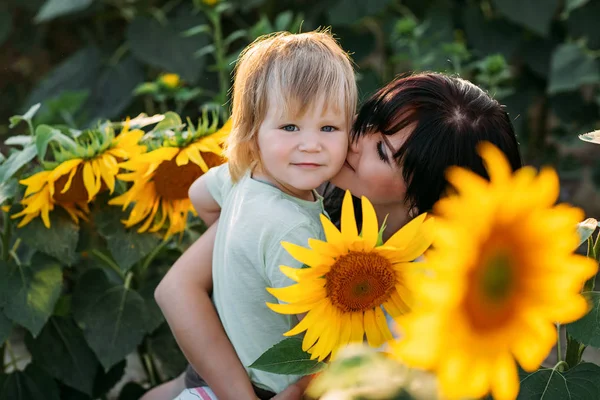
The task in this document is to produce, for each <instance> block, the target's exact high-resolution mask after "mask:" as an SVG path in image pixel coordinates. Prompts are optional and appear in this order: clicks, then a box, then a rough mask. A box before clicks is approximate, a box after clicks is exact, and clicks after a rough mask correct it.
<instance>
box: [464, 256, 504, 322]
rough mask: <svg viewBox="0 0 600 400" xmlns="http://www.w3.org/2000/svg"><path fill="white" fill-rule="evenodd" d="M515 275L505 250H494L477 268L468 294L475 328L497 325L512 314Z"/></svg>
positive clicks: (467, 306)
mask: <svg viewBox="0 0 600 400" xmlns="http://www.w3.org/2000/svg"><path fill="white" fill-rule="evenodd" d="M515 279H516V276H515V270H514V265H513V262H512V260H511V257H510V256H509V255H508V254H506V253H505V252H495V253H493V254H492V255H491V256H490V257H487V259H483V262H482V265H481V266H480V267H479V268H475V270H474V271H473V272H472V273H471V276H470V283H469V287H470V288H471V289H470V290H469V292H468V293H467V296H466V298H465V301H466V310H467V314H468V315H469V318H470V320H471V323H472V324H473V326H474V327H475V328H478V329H479V330H484V331H485V330H489V329H494V328H497V327H498V326H500V325H502V324H503V323H504V322H505V321H506V320H508V319H509V318H510V316H511V315H512V310H513V297H514V296H513V294H514V291H515V289H516V282H515Z"/></svg>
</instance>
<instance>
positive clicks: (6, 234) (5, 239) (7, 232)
mask: <svg viewBox="0 0 600 400" xmlns="http://www.w3.org/2000/svg"><path fill="white" fill-rule="evenodd" d="M3 218H4V229H3V234H2V259H3V260H4V261H8V258H9V257H10V249H9V248H8V247H9V246H10V236H11V226H10V218H9V217H8V213H4V215H3Z"/></svg>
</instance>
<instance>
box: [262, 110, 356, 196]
mask: <svg viewBox="0 0 600 400" xmlns="http://www.w3.org/2000/svg"><path fill="white" fill-rule="evenodd" d="M280 110H281V107H280V106H278V105H277V104H273V103H270V104H269V109H268V111H267V115H266V117H265V119H264V121H263V122H262V124H261V125H260V127H259V130H258V147H259V149H260V156H261V164H262V169H261V170H260V172H261V173H263V174H264V175H266V177H268V178H269V179H271V180H272V181H273V182H272V183H274V184H276V185H277V186H279V188H280V189H281V190H283V191H284V192H288V193H290V194H292V195H294V196H297V197H300V198H310V197H309V195H310V196H312V194H311V193H310V191H311V190H312V189H315V188H317V187H318V186H319V185H321V184H322V183H323V182H326V181H328V180H329V179H331V178H332V177H333V176H334V175H335V174H337V173H338V171H339V170H340V169H341V168H342V165H343V164H344V160H345V159H346V152H347V150H348V128H349V127H348V126H347V123H346V118H345V116H344V114H343V113H342V112H338V110H336V109H335V108H334V107H325V104H324V103H323V102H318V103H316V104H315V105H314V106H313V107H311V108H309V109H308V110H307V111H306V112H305V113H304V115H302V116H299V117H295V118H292V117H289V116H284V115H282V113H281V112H280Z"/></svg>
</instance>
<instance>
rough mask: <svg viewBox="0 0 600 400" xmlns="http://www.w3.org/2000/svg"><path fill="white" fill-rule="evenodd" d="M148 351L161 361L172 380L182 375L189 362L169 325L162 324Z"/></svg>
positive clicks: (149, 340) (152, 338)
mask: <svg viewBox="0 0 600 400" xmlns="http://www.w3.org/2000/svg"><path fill="white" fill-rule="evenodd" d="M148 350H149V351H150V353H152V355H154V356H155V357H156V358H157V359H158V360H159V361H160V365H161V367H162V370H163V372H164V373H165V374H166V375H167V376H168V377H170V378H174V377H176V376H178V375H179V374H181V371H183V370H184V369H185V366H186V365H187V360H186V358H185V356H184V355H183V353H182V352H181V350H180V349H179V346H178V345H177V342H176V341H175V338H174V337H173V334H172V333H171V329H170V328H169V325H167V324H162V325H161V326H160V328H158V329H157V330H156V331H155V332H154V333H153V334H152V336H150V338H149V339H148Z"/></svg>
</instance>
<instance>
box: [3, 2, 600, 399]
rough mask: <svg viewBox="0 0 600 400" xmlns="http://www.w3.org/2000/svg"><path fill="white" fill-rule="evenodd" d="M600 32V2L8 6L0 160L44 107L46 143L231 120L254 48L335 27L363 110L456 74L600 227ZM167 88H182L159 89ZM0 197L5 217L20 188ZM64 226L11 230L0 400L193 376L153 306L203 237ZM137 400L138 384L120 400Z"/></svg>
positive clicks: (104, 214) (102, 219) (101, 393)
mask: <svg viewBox="0 0 600 400" xmlns="http://www.w3.org/2000/svg"><path fill="white" fill-rule="evenodd" d="M599 15H600V0H564V1H559V0H528V1H523V0H456V1H450V0H407V1H400V0H368V1H364V0H285V1H281V0H227V1H221V2H218V3H217V4H216V5H211V4H207V3H204V2H203V1H201V0H169V1H167V0H96V1H93V0H70V1H67V0H7V1H3V2H2V3H1V4H0V92H1V93H2V95H1V96H0V140H1V145H0V152H1V153H3V154H4V156H6V157H8V156H9V154H10V153H11V151H12V150H11V149H12V147H9V146H8V145H11V146H12V145H18V144H19V141H20V140H21V139H20V137H21V136H20V135H22V134H23V133H24V131H25V130H26V129H27V124H20V125H18V126H17V127H16V128H12V129H9V117H10V116H12V115H14V114H22V113H25V112H26V111H27V110H28V109H29V108H30V106H32V105H34V104H36V103H42V107H41V109H40V110H39V111H38V112H37V114H35V117H34V119H33V121H32V122H31V123H32V124H35V125H39V124H42V123H43V124H64V125H67V126H70V127H72V128H78V129H82V128H85V127H90V126H93V125H94V124H95V123H96V122H97V121H99V120H104V119H123V118H125V117H126V116H132V117H133V116H135V115H138V114H139V113H141V112H145V113H148V114H154V113H157V112H160V113H164V112H166V111H167V110H173V111H177V112H178V113H179V114H181V115H182V117H187V116H189V117H190V118H192V119H193V120H195V119H197V117H198V115H199V113H200V108H201V107H206V106H209V107H211V106H220V105H225V104H226V102H227V92H228V89H229V82H230V79H229V77H230V72H231V69H232V67H233V62H234V60H235V59H236V57H237V55H238V54H239V51H240V50H241V49H242V48H244V47H245V46H246V45H247V44H248V43H250V42H251V41H252V40H254V39H255V38H256V37H258V36H260V35H262V34H266V33H270V32H274V31H278V30H291V31H298V30H302V31H308V30H312V29H315V28H318V27H323V26H331V27H332V31H333V32H334V34H335V35H336V36H337V37H338V38H339V39H340V41H341V44H342V46H343V47H344V48H345V49H347V50H348V51H349V52H351V54H352V56H353V58H354V60H355V62H356V64H357V66H358V75H357V79H358V84H359V87H360V93H361V98H363V99H364V98H365V97H366V96H368V95H369V94H370V93H372V92H373V91H374V90H375V89H376V88H378V87H379V86H381V85H383V84H384V83H386V82H388V81H389V80H391V79H392V78H393V77H394V76H395V75H397V74H400V73H405V72H408V71H422V70H436V71H445V72H449V73H456V74H460V75H461V76H463V77H465V78H467V79H469V80H472V81H473V82H475V83H477V84H478V85H480V86H482V87H484V88H485V89H487V90H489V91H490V93H491V94H492V95H494V96H495V97H496V98H498V99H499V100H500V101H501V102H502V103H504V104H506V106H507V108H508V111H509V113H510V115H511V117H512V118H513V120H514V124H515V128H516V130H517V133H518V136H519V140H520V143H521V145H522V149H523V153H524V155H525V159H526V161H527V162H528V163H530V164H538V165H539V164H543V163H546V164H547V163H550V164H552V165H554V166H555V167H556V168H557V169H558V171H559V173H560V176H561V180H562V188H563V189H562V199H563V200H565V201H569V202H571V203H575V204H578V205H583V206H584V207H585V208H586V210H587V213H588V214H589V215H592V216H594V215H600V194H599V191H598V187H600V158H599V157H598V156H597V154H598V153H597V149H596V148H594V145H593V144H589V143H585V142H581V141H579V140H578V139H577V135H578V134H581V133H584V132H588V131H591V130H594V129H598V128H599V127H600V126H599V125H600V124H599V121H600V92H599V91H598V86H599V83H600V62H599V57H600V30H599V29H598V28H597V26H596V24H597V21H598V16H599ZM164 73H175V74H178V75H179V76H180V77H181V79H182V80H183V81H184V84H183V86H181V87H178V88H168V87H165V86H164V85H161V83H160V77H161V75H162V74H164ZM32 151H33V153H32V154H29V155H28V154H24V155H23V154H22V153H20V154H21V157H24V159H28V160H31V159H32V158H33V157H34V156H35V147H33V150H32ZM4 156H0V161H2V158H4ZM18 165H20V166H22V164H18ZM2 173H5V174H6V173H7V171H5V170H4V171H3V170H2V169H1V168H0V175H1V174H2ZM0 181H1V182H2V183H0V203H4V202H5V201H6V200H9V199H10V197H12V193H14V192H15V190H16V187H15V185H16V184H15V182H14V181H6V182H4V180H3V179H0ZM97 203H98V204H100V203H101V202H97ZM61 217H62V216H61V215H60V213H56V214H55V215H53V218H54V219H53V222H52V226H53V229H52V233H51V234H48V232H47V231H45V230H44V228H43V226H42V225H41V221H39V220H36V221H34V222H32V223H31V224H29V225H27V226H26V227H25V228H23V229H21V230H19V232H16V230H15V232H13V233H14V235H12V236H11V235H10V234H8V235H7V234H6V232H9V231H10V232H12V228H10V227H8V228H7V226H8V220H7V219H6V218H4V223H5V230H4V232H5V235H4V236H3V241H4V245H3V254H5V253H6V254H8V253H7V251H8V250H7V249H9V248H14V242H15V240H16V239H15V238H16V237H18V238H19V240H20V239H22V241H23V245H22V246H17V252H18V254H16V256H17V258H18V259H19V260H20V261H21V262H22V264H23V265H26V266H27V268H21V266H20V265H15V264H13V263H11V262H10V261H1V262H0V263H1V264H0V267H1V268H0V271H1V276H0V343H4V344H3V345H2V346H1V347H2V353H0V354H5V355H6V357H7V359H10V360H11V362H9V363H5V365H4V367H5V368H4V373H0V399H1V400H4V399H11V400H13V399H28V400H31V399H33V400H37V399H51V400H54V399H59V398H60V399H73V400H75V399H77V400H79V399H90V398H103V397H105V396H106V395H107V393H108V392H109V390H110V389H111V388H113V386H114V384H115V383H116V382H117V381H119V380H120V379H121V378H122V376H123V374H124V369H125V366H126V363H127V362H130V361H131V357H134V358H137V359H139V360H140V364H141V365H142V366H143V368H144V370H145V372H146V373H147V375H148V377H149V378H148V379H149V383H150V384H157V383H159V382H161V381H163V380H166V379H169V378H171V377H174V376H176V375H178V374H179V373H180V372H181V371H182V370H183V367H184V366H185V360H184V359H183V358H182V356H181V354H180V353H179V351H178V350H177V347H176V344H175V343H174V340H173V338H172V336H171V334H170V331H169V329H168V326H167V325H166V324H165V322H164V320H163V318H162V315H161V314H160V311H159V310H158V308H157V306H156V304H155V303H154V301H153V298H152V294H153V290H154V287H155V285H156V284H157V282H158V281H159V280H160V278H161V277H162V276H163V275H164V273H165V272H166V271H167V269H168V268H169V266H170V265H172V263H173V262H174V261H175V260H176V259H177V257H178V256H179V255H180V254H181V253H182V252H183V251H184V249H185V248H186V247H187V246H188V245H189V244H190V243H191V242H192V241H193V240H194V239H196V238H197V237H198V235H199V234H201V232H202V225H201V223H200V222H199V221H197V220H195V221H190V222H191V223H190V226H189V228H188V229H187V230H186V232H185V234H184V235H183V237H182V238H180V239H179V240H171V241H169V242H161V241H160V238H159V237H157V236H154V235H150V234H146V235H139V234H134V233H132V232H130V231H129V230H126V229H125V228H123V227H122V225H121V224H120V222H119V219H121V217H122V216H121V215H119V214H118V213H117V212H115V211H114V209H110V210H106V209H103V208H102V207H96V209H95V210H94V214H93V222H94V224H93V225H91V226H92V227H90V226H88V225H85V224H84V225H82V226H80V227H78V226H75V225H73V224H72V223H69V222H67V221H69V220H67V219H64V218H61ZM7 229H8V230H7ZM121 243H129V244H130V245H131V246H130V247H128V248H123V246H119V244H121ZM130 272H131V273H130ZM124 322H126V323H124ZM15 332H16V333H15ZM11 334H12V335H15V334H21V335H24V337H25V345H26V348H27V352H28V353H29V354H31V357H32V359H33V362H32V363H31V364H30V365H29V366H28V367H27V368H26V369H25V370H24V371H20V372H14V371H13V369H12V367H13V365H12V362H13V361H14V362H15V363H18V361H19V360H18V355H14V354H12V355H11V354H9V353H10V352H12V350H11V349H9V348H8V346H9V345H8V343H10V342H7V341H5V339H7V338H9V337H10V336H11ZM590 344H591V345H594V344H593V343H590ZM131 354H133V355H131ZM127 355H130V358H129V361H126V357H127ZM9 356H11V357H9ZM12 356H14V357H12ZM580 368H583V367H580ZM573 373H575V372H573ZM599 390H600V389H599ZM142 392H143V389H142V387H141V386H139V385H138V384H134V383H130V384H128V385H127V386H125V387H124V388H123V390H122V391H121V393H120V395H119V399H123V400H126V399H134V398H138V397H139V395H140V393H142ZM527 398H534V397H527Z"/></svg>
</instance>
